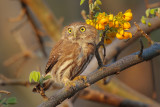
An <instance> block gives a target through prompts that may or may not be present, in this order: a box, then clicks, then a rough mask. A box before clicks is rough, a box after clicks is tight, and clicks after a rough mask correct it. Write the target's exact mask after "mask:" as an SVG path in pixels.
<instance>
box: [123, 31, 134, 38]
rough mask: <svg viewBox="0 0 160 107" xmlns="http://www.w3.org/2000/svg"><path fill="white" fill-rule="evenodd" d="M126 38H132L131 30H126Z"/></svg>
mask: <svg viewBox="0 0 160 107" xmlns="http://www.w3.org/2000/svg"><path fill="white" fill-rule="evenodd" d="M124 38H125V39H128V38H132V33H130V32H124Z"/></svg>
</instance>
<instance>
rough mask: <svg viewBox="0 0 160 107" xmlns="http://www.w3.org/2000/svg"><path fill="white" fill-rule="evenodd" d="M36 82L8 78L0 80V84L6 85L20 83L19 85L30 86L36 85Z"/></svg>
mask: <svg viewBox="0 0 160 107" xmlns="http://www.w3.org/2000/svg"><path fill="white" fill-rule="evenodd" d="M36 84H37V83H35V82H32V83H30V82H28V81H23V80H13V79H9V81H4V80H0V85H1V86H7V85H21V86H26V87H27V86H30V85H36Z"/></svg>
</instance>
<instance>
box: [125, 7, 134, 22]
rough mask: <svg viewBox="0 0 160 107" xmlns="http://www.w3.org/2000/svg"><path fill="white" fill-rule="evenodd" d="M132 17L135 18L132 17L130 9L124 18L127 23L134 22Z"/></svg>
mask: <svg viewBox="0 0 160 107" xmlns="http://www.w3.org/2000/svg"><path fill="white" fill-rule="evenodd" d="M132 17H133V15H132V12H131V9H128V10H127V11H126V12H125V13H124V14H123V18H124V20H126V21H130V20H132Z"/></svg>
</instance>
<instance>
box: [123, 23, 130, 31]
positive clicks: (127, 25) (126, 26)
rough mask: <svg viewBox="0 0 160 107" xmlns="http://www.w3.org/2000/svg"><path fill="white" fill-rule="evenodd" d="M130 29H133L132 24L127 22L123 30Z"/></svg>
mask: <svg viewBox="0 0 160 107" xmlns="http://www.w3.org/2000/svg"><path fill="white" fill-rule="evenodd" d="M129 28H131V24H130V23H129V22H125V23H124V24H123V29H125V30H128V29H129Z"/></svg>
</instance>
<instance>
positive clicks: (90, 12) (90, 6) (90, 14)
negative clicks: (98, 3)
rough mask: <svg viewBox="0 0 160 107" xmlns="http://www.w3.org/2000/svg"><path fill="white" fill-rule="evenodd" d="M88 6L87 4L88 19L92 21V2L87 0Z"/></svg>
mask: <svg viewBox="0 0 160 107" xmlns="http://www.w3.org/2000/svg"><path fill="white" fill-rule="evenodd" d="M88 4H89V18H90V19H91V20H92V19H93V10H92V4H93V1H92V0H88Z"/></svg>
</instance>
